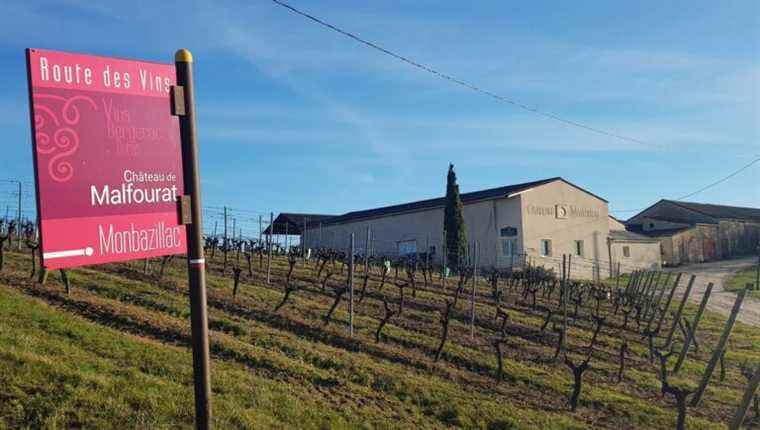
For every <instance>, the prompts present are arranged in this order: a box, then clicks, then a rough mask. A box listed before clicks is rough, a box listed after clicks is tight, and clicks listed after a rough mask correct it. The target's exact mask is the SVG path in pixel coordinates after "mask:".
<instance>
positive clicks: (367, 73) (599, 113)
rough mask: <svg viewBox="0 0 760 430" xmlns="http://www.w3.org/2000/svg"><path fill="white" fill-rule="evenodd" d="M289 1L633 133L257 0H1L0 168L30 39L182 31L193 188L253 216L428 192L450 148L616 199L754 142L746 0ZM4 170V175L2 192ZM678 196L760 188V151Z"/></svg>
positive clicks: (679, 177) (454, 158)
mask: <svg viewBox="0 0 760 430" xmlns="http://www.w3.org/2000/svg"><path fill="white" fill-rule="evenodd" d="M290 2H291V4H292V5H293V6H295V7H298V8H301V9H303V10H305V11H307V12H309V13H312V14H314V15H316V16H318V17H321V18H323V19H325V20H327V21H330V22H332V23H334V24H336V25H338V26H340V27H342V28H344V29H346V30H348V31H351V32H354V33H356V34H359V35H361V36H362V37H365V38H367V39H369V40H372V41H374V42H377V43H379V44H381V45H383V46H385V47H387V48H389V49H391V50H394V51H397V52H399V53H400V54H403V55H406V56H408V57H411V58H414V59H416V60H417V61H419V62H422V63H424V64H427V65H430V66H432V67H435V68H437V69H439V70H442V71H445V72H446V73H449V74H451V75H453V76H456V77H458V78H460V79H463V80H467V81H469V82H472V83H474V84H477V85H479V86H481V87H483V88H486V89H488V90H490V91H492V92H495V93H498V94H500V95H503V96H505V97H508V98H510V99H515V100H518V101H520V102H522V103H525V104H527V105H530V106H533V107H536V108H538V109H541V110H543V111H548V112H552V113H555V114H557V115H560V116H563V117H565V118H568V119H571V120H574V121H578V122H582V123H585V124H588V125H591V126H593V127H597V128H601V129H605V130H609V131H612V132H615V133H619V134H622V135H626V136H630V137H633V138H636V139H638V140H641V141H644V142H646V144H637V143H632V142H627V141H621V140H616V139H613V138H610V137H606V136H602V135H598V134H594V133H590V132H588V131H585V130H582V129H578V128H573V127H569V126H567V125H564V124H561V123H558V122H554V121H551V120H547V119H546V118H543V117H540V116H536V115H532V114H529V113H527V112H525V111H521V110H518V109H515V108H514V107H513V106H511V105H508V104H504V103H499V102H497V101H495V100H492V99H489V98H487V97H484V96H483V95H480V94H477V93H474V92H472V91H468V90H465V89H463V88H461V87H457V86H454V85H452V84H450V83H448V82H446V81H443V80H440V79H437V78H435V77H433V76H431V75H429V74H427V73H425V72H422V71H420V70H417V69H415V68H412V67H410V66H408V65H406V64H404V63H401V62H398V61H397V60H394V59H392V58H390V57H387V56H385V55H383V54H380V53H378V52H376V51H373V50H370V49H368V48H366V47H365V46H362V45H359V44H357V43H355V42H353V41H352V40H349V39H347V38H345V37H343V36H341V35H339V34H336V33H334V32H331V31H328V30H326V29H324V28H323V27H320V26H317V25H315V24H314V23H312V22H310V21H307V20H305V19H304V18H302V17H299V16H297V15H294V14H293V13H291V12H289V11H287V10H285V9H283V8H282V7H279V6H277V5H276V4H274V3H272V2H270V1H268V0H256V1H244V2H213V1H198V2H193V1H183V2H181V3H176V4H173V3H171V2H148V1H146V2H140V1H135V2H113V3H110V2H91V1H77V0H67V1H59V2H58V1H55V2H52V1H51V2H34V1H10V2H4V7H3V13H2V15H1V16H0V74H1V75H2V77H3V79H2V80H0V126H1V127H2V130H3V139H2V140H3V142H2V144H3V146H4V148H3V151H2V158H1V159H0V169H2V172H1V173H0V179H3V178H22V179H24V180H31V176H32V166H31V150H30V132H29V119H28V106H27V95H26V91H27V89H26V74H25V65H24V53H23V48H26V47H38V48H48V49H59V50H67V51H79V52H84V53H92V54H99V55H113V56H121V57H129V58H139V59H147V60H154V61H167V62H171V61H172V59H173V53H174V51H175V50H176V49H177V48H180V47H186V48H189V49H191V50H192V51H193V53H194V56H195V66H196V86H197V93H198V96H197V103H198V111H199V113H198V126H199V133H200V142H201V145H202V149H201V156H202V160H201V167H202V175H203V187H204V189H203V191H204V206H214V207H216V206H222V205H229V206H233V207H235V208H240V209H246V210H247V211H250V212H245V214H246V215H243V213H242V212H241V214H240V217H244V216H245V217H249V218H250V219H253V218H254V217H256V216H257V214H259V213H268V212H269V211H274V212H275V213H277V212H280V211H297V212H316V213H342V212H346V211H349V210H356V209H363V208H370V207H375V206H379V205H386V204H392V203H399V202H405V201H412V200H416V199H422V198H429V197H437V196H440V195H442V194H443V193H444V190H445V176H446V169H447V166H448V163H449V162H450V161H451V162H453V163H455V165H456V169H457V174H458V176H459V183H460V188H461V189H462V191H463V192H464V191H472V190H478V189H483V188H488V187H496V186H501V185H506V184H511V183H517V182H523V181H529V180H535V179H540V178H546V177H552V176H562V177H564V178H566V179H568V180H569V181H571V182H574V183H576V184H578V185H580V186H583V187H586V188H588V189H589V190H591V191H592V192H595V193H596V194H599V195H601V196H603V197H605V198H607V199H608V200H609V201H610V209H611V211H613V213H615V212H614V211H616V210H621V209H636V208H642V207H645V206H648V205H649V204H651V203H653V202H654V201H656V200H657V199H659V198H663V197H665V198H675V197H678V196H681V195H684V194H686V193H688V192H691V191H694V190H696V189H699V188H700V187H702V186H703V185H706V184H708V183H710V182H712V181H714V180H716V179H719V178H721V177H723V176H725V175H727V174H729V173H731V172H732V171H733V170H736V169H737V168H739V167H741V166H742V165H745V164H747V163H748V162H750V161H751V160H752V159H754V158H757V157H760V125H758V124H760V3H758V2H757V1H754V0H747V1H732V0H727V1H721V2H714V1H668V2H661V1H637V2H608V1H574V2H556V1H533V2H517V1H509V2H505V1H488V2H486V1H484V2H442V1H393V2H392V1H382V2H356V1H320V2H316V1H305V0H290ZM179 11H185V12H184V14H183V13H180V12H179ZM8 190H9V188H8V186H0V204H3V198H7V197H8V196H9V191H8ZM3 193H5V194H3ZM690 200H692V201H703V202H714V203H723V204H733V205H743V206H760V164H756V165H754V166H753V167H751V168H750V169H748V170H746V171H745V172H743V173H742V174H740V175H737V176H736V177H734V178H732V179H730V180H728V181H727V182H725V183H724V184H722V185H720V186H717V187H715V188H713V189H710V190H708V191H706V192H704V193H701V194H698V195H696V196H694V197H692V198H690ZM1 209H2V208H0V210H1ZM616 214H617V215H619V216H620V217H622V218H626V217H628V216H630V215H632V214H633V213H632V212H618V213H616ZM250 219H249V221H250ZM241 222H242V221H241Z"/></svg>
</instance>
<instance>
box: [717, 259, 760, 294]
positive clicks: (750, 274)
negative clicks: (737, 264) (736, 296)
mask: <svg viewBox="0 0 760 430" xmlns="http://www.w3.org/2000/svg"><path fill="white" fill-rule="evenodd" d="M756 276H757V265H754V266H752V267H748V268H746V269H744V270H741V271H739V273H737V274H736V275H734V277H733V278H731V280H730V281H729V282H728V284H727V285H726V286H725V289H726V290H728V291H739V290H743V289H744V287H745V286H746V285H747V284H754V283H755V281H756ZM749 294H750V296H749V297H760V289H758V288H755V289H754V290H752V291H750V293H749Z"/></svg>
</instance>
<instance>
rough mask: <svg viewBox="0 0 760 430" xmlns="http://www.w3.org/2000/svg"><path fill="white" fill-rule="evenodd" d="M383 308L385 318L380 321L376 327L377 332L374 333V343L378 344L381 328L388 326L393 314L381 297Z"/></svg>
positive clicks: (384, 299) (385, 300) (386, 301)
mask: <svg viewBox="0 0 760 430" xmlns="http://www.w3.org/2000/svg"><path fill="white" fill-rule="evenodd" d="M383 307H384V308H385V316H383V318H382V319H381V320H380V324H379V325H378V326H377V331H375V343H378V342H380V335H381V334H382V331H383V327H385V325H386V324H388V321H390V319H391V318H393V315H394V312H393V310H392V309H391V307H390V305H389V304H388V300H387V299H386V298H385V297H383Z"/></svg>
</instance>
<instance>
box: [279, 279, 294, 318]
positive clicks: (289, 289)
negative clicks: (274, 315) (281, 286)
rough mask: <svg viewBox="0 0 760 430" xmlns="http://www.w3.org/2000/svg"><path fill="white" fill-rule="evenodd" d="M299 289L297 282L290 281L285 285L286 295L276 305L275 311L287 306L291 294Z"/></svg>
mask: <svg viewBox="0 0 760 430" xmlns="http://www.w3.org/2000/svg"><path fill="white" fill-rule="evenodd" d="M297 289H298V287H297V286H296V285H295V284H291V283H288V284H287V285H285V295H284V296H282V300H281V301H280V303H278V304H277V306H275V307H274V311H275V312H277V311H279V310H280V308H281V307H283V306H285V303H287V302H288V299H289V298H290V295H291V294H292V293H293V292H294V291H296V290H297Z"/></svg>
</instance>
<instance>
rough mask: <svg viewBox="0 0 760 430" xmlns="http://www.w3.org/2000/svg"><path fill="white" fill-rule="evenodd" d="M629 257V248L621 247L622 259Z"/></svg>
mask: <svg viewBox="0 0 760 430" xmlns="http://www.w3.org/2000/svg"><path fill="white" fill-rule="evenodd" d="M630 256H631V248H630V247H628V246H624V247H623V257H625V258H629V257H630Z"/></svg>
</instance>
